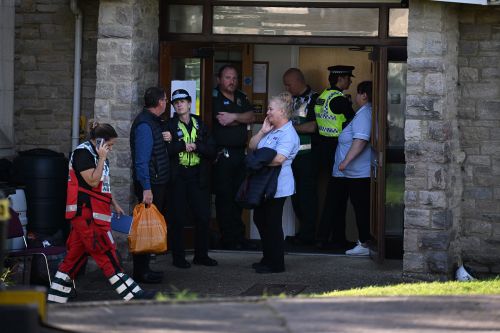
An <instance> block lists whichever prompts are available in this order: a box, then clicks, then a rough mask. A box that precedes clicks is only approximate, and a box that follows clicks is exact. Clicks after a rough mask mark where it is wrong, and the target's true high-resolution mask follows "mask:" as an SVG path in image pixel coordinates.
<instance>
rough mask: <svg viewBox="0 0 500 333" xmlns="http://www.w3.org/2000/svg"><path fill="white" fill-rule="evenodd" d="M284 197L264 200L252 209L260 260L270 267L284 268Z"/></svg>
mask: <svg viewBox="0 0 500 333" xmlns="http://www.w3.org/2000/svg"><path fill="white" fill-rule="evenodd" d="M285 200H286V197H283V198H274V199H269V200H266V201H264V202H263V203H262V204H261V205H260V206H259V207H257V208H255V209H254V212H253V221H254V223H255V226H256V227H257V229H258V230H259V234H260V239H261V242H262V253H263V260H262V262H263V263H264V264H265V265H266V266H268V267H269V268H271V269H276V270H282V269H284V268H285V243H284V239H283V238H284V237H283V226H282V218H283V205H284V204H285Z"/></svg>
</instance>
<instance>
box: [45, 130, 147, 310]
mask: <svg viewBox="0 0 500 333" xmlns="http://www.w3.org/2000/svg"><path fill="white" fill-rule="evenodd" d="M90 126H91V130H90V139H89V140H88V141H85V142H83V143H82V144H80V145H79V146H78V147H77V148H76V149H75V151H74V152H73V154H72V155H71V160H70V163H69V177H68V190H67V199H66V201H67V202H66V218H67V219H71V232H70V234H69V237H68V240H67V243H66V245H67V251H68V252H67V254H66V256H65V258H64V260H63V262H62V263H61V264H60V265H59V269H58V271H57V272H56V274H55V277H54V279H53V280H52V284H51V285H50V289H49V292H48V301H49V302H56V303H66V302H67V301H68V297H69V295H70V293H71V291H72V289H73V281H72V280H73V279H74V278H75V276H76V274H77V273H78V271H79V270H80V268H81V267H82V266H83V264H84V263H85V262H86V260H87V257H88V256H91V257H92V258H93V259H94V260H95V262H96V263H97V265H98V266H99V268H101V270H102V271H103V273H104V275H105V276H106V278H107V279H108V280H109V282H110V283H111V285H112V287H113V288H114V289H115V290H116V292H117V293H118V294H119V295H120V296H121V297H122V298H123V299H124V300H130V299H132V298H144V297H145V296H146V294H145V292H144V291H143V290H142V289H141V288H140V287H139V286H138V285H137V283H136V282H135V281H134V280H133V279H132V278H130V277H129V276H128V275H127V274H125V273H124V271H123V269H122V267H121V265H120V263H119V261H118V258H117V256H116V246H115V242H114V240H113V237H112V235H111V206H112V207H113V208H114V210H115V212H116V213H118V214H122V213H123V209H122V208H121V207H120V205H118V203H117V202H116V201H115V200H114V199H113V197H112V195H111V187H110V181H109V180H110V179H109V163H108V160H107V156H108V153H109V152H110V151H112V150H113V145H114V143H115V141H116V138H117V136H118V135H117V134H116V131H115V129H114V128H113V127H112V126H111V125H109V124H99V123H97V122H93V123H91V125H90Z"/></svg>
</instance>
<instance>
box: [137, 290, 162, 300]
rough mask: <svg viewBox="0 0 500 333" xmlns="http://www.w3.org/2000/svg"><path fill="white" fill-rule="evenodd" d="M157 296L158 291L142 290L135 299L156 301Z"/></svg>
mask: <svg viewBox="0 0 500 333" xmlns="http://www.w3.org/2000/svg"><path fill="white" fill-rule="evenodd" d="M157 294H158V292H157V291H154V290H144V289H142V290H141V291H140V292H138V293H137V294H135V296H134V298H133V299H155V298H156V295H157Z"/></svg>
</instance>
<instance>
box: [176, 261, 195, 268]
mask: <svg viewBox="0 0 500 333" xmlns="http://www.w3.org/2000/svg"><path fill="white" fill-rule="evenodd" d="M172 265H174V266H175V267H177V268H190V267H191V264H190V263H189V262H188V261H187V260H186V259H178V260H174V261H173V262H172Z"/></svg>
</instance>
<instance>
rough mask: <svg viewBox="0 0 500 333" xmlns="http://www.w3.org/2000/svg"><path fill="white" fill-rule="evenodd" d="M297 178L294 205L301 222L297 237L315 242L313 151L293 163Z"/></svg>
mask: <svg viewBox="0 0 500 333" xmlns="http://www.w3.org/2000/svg"><path fill="white" fill-rule="evenodd" d="M292 170H293V177H294V178H295V191H296V192H295V194H294V195H293V196H292V204H293V210H294V212H295V215H296V216H297V218H298V219H299V221H300V227H299V232H298V234H297V237H298V238H300V239H301V240H304V241H311V242H312V241H314V239H315V235H316V220H317V218H318V213H317V209H316V207H317V203H318V198H317V197H318V195H317V193H318V192H317V187H316V178H317V172H316V165H315V161H314V156H313V153H312V152H311V151H308V152H306V153H302V154H301V153H299V154H298V155H297V156H296V157H295V159H294V160H293V163H292Z"/></svg>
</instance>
